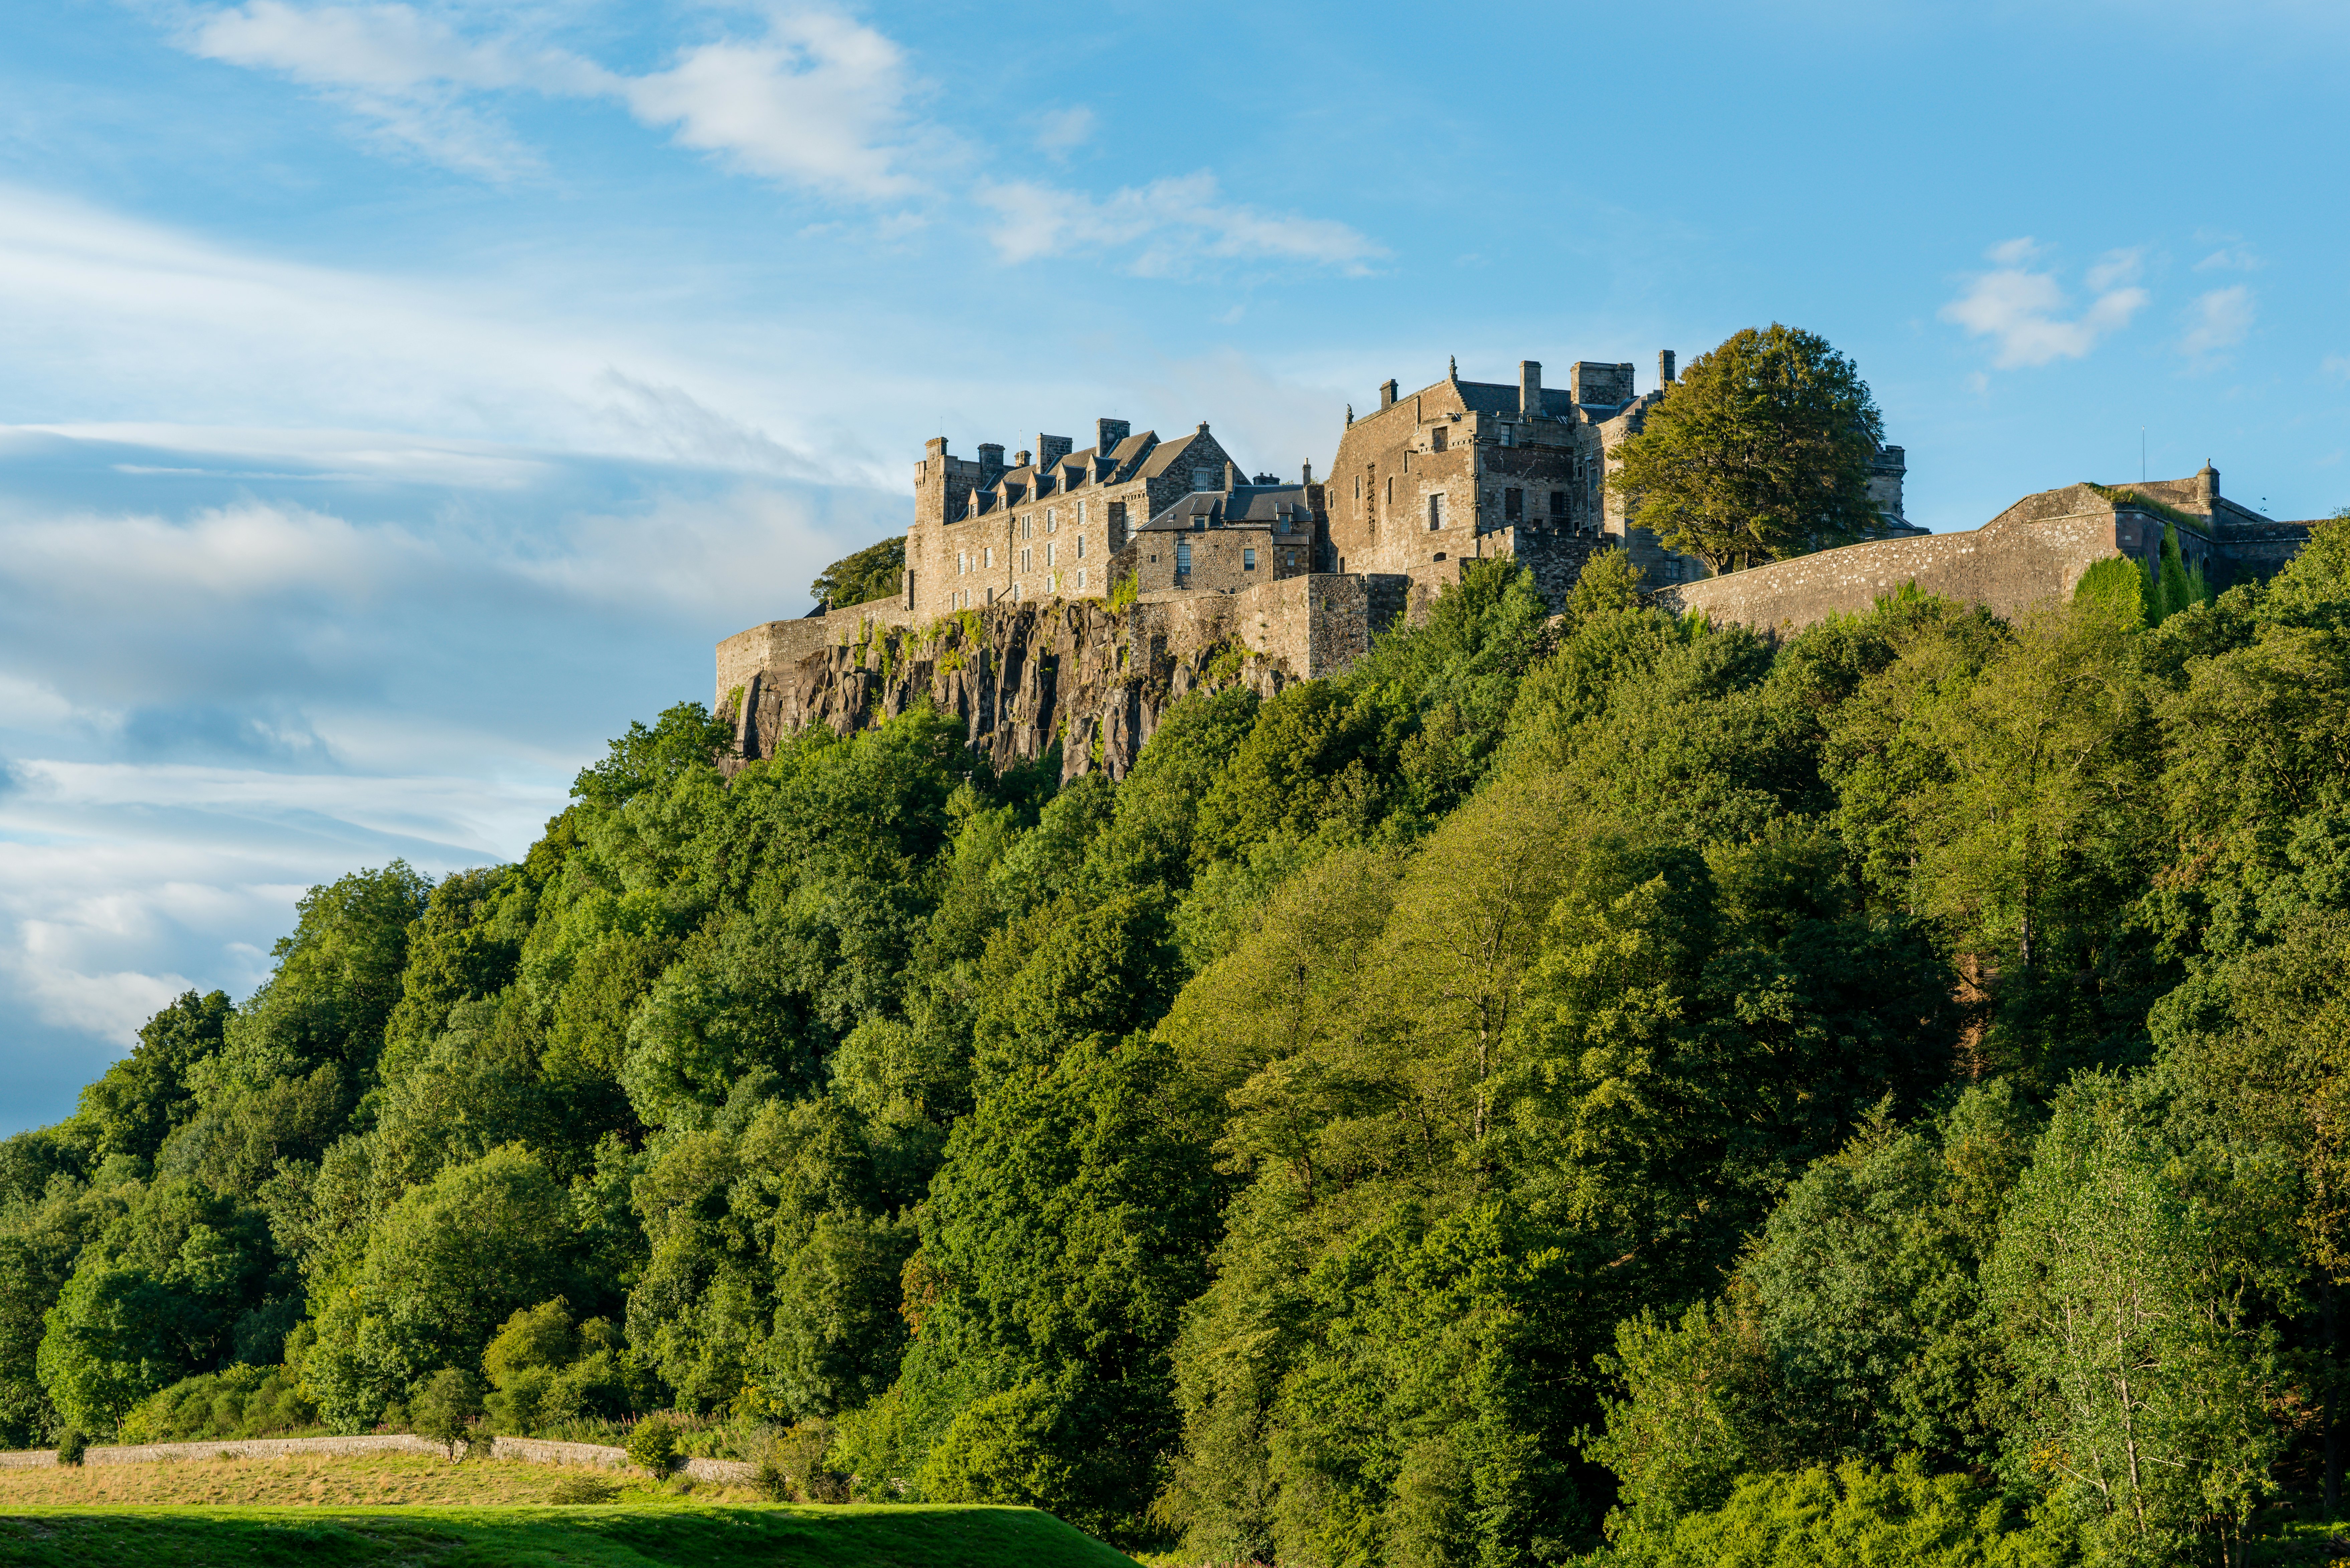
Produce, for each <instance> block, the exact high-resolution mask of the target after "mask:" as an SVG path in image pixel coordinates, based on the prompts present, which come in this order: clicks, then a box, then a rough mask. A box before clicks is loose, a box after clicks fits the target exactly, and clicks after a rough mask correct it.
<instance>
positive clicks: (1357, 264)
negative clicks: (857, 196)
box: [979, 171, 1387, 277]
mask: <svg viewBox="0 0 2350 1568" xmlns="http://www.w3.org/2000/svg"><path fill="white" fill-rule="evenodd" d="M979 194H980V200H981V201H982V202H984V203H986V204H987V205H988V206H989V207H991V208H993V210H994V212H995V214H996V223H995V226H994V228H993V230H992V231H991V232H990V234H989V236H988V237H989V238H990V239H991V240H993V242H994V244H995V248H996V254H998V255H1000V256H1002V257H1003V260H1004V261H1006V262H1010V263H1017V262H1024V261H1033V260H1035V259H1036V258H1038V257H1040V256H1052V255H1068V254H1086V253H1103V252H1113V253H1119V254H1125V255H1126V256H1127V257H1128V266H1129V268H1130V270H1132V271H1134V272H1136V273H1138V274H1140V275H1144V276H1152V277H1163V276H1169V275H1178V274H1181V273H1183V272H1186V271H1189V270H1191V268H1192V267H1194V266H1196V265H1198V264H1199V263H1200V262H1201V261H1202V260H1205V259H1216V260H1232V261H1283V262H1304V263H1308V264H1311V265H1316V266H1326V267H1331V268H1335V269H1336V270H1337V271H1339V272H1342V273H1345V274H1347V275H1362V274H1364V273H1367V272H1368V271H1369V270H1370V265H1371V263H1373V262H1374V261H1376V260H1378V258H1380V257H1381V256H1384V255H1385V254H1387V252H1386V251H1385V250H1384V249H1382V248H1381V247H1380V246H1378V245H1377V244H1373V243H1372V242H1371V241H1370V240H1369V239H1368V238H1367V237H1366V236H1365V235H1364V234H1362V233H1360V232H1359V231H1358V230H1356V229H1354V228H1352V227H1350V226H1348V225H1347V224H1345V223H1337V222H1335V221H1333V220H1331V219H1327V218H1308V217H1304V216H1301V215H1298V214H1296V213H1265V212H1261V211H1259V210H1258V209H1256V208H1253V207H1250V206H1246V205H1243V204H1240V203H1237V202H1226V201H1224V200H1223V197H1222V191H1221V190H1220V189H1219V188H1218V185H1217V182H1216V178H1215V176H1214V175H1212V174H1211V173H1208V172H1206V171H1201V172H1199V173H1196V174H1186V175H1183V176H1180V178H1176V179H1169V180H1157V181H1153V182H1151V183H1149V184H1148V185H1142V186H1129V187H1128V188H1126V189H1124V190H1120V191H1117V192H1112V193H1111V194H1110V195H1108V196H1107V197H1104V198H1101V199H1098V200H1097V199H1096V198H1094V197H1091V196H1087V195H1086V194H1085V193H1084V192H1077V191H1067V190H1062V189H1059V188H1057V187H1055V186H1050V185H1043V184H1037V183H1035V182H1027V181H1020V182H1011V183H1006V184H991V185H987V186H984V187H983V188H982V190H981V191H980V193H979Z"/></svg>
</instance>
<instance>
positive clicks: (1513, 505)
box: [1502, 490, 1526, 523]
mask: <svg viewBox="0 0 2350 1568" xmlns="http://www.w3.org/2000/svg"><path fill="white" fill-rule="evenodd" d="M1525 517H1526V493H1525V492H1524V491H1523V490H1504V491H1503V492H1502V519H1503V522H1506V523H1523V522H1524V521H1525Z"/></svg>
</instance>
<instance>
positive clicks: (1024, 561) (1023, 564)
mask: <svg viewBox="0 0 2350 1568" xmlns="http://www.w3.org/2000/svg"><path fill="white" fill-rule="evenodd" d="M1035 553H1036V552H1035V551H1034V550H1023V551H1021V552H1020V569H1021V570H1022V571H1026V570H1027V569H1028V568H1029V566H1030V565H1031V562H1030V561H1029V557H1030V556H1034V555H1035Z"/></svg>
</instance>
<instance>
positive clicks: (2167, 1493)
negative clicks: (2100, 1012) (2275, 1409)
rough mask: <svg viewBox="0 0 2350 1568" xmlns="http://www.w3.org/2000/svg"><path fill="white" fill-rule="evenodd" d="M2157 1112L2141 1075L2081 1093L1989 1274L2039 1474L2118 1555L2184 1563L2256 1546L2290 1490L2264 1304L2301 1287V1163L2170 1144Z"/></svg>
mask: <svg viewBox="0 0 2350 1568" xmlns="http://www.w3.org/2000/svg"><path fill="white" fill-rule="evenodd" d="M2151 1108H2152V1107H2150V1106H2147V1105H2146V1104H2145V1103H2144V1096H2142V1095H2140V1094H2138V1093H2137V1092H2134V1090H2133V1088H2132V1087H2131V1085H2129V1084H2128V1083H2127V1082H2126V1081H2124V1080H2117V1079H2113V1078H2106V1077H2099V1076H2095V1075H2085V1076H2084V1077H2082V1078H2079V1079H2076V1080H2074V1083H2073V1084H2072V1085H2069V1086H2068V1087H2067V1088H2066V1090H2065V1091H2064V1094H2063V1095H2061V1096H2059V1097H2058V1100H2057V1103H2056V1106H2055V1109H2054V1116H2053V1118H2052V1119H2051V1121H2050V1124H2049V1127H2048V1130H2047V1131H2046V1132H2045V1133H2044V1134H2043V1136H2042V1137H2041V1139H2040V1142H2039V1144H2038V1146H2037V1147H2036V1148H2035V1149H2034V1151H2033V1161H2032V1165H2031V1167H2030V1168H2029V1169H2028V1170H2026V1171H2025V1172H2024V1175H2023V1177H2022V1181H2021V1182H2020V1183H2019V1185H2018V1187H2017V1189H2016V1192H2015V1196H2014V1199H2013V1200H2012V1203H2011V1204H2010V1206H2009V1209H2008V1211H2007V1213H2006V1215H2005V1216H2004V1217H2003V1218H2002V1221H2001V1226H2000V1240H1999V1244H1998V1248H1997V1250H1996V1251H1995V1252H1994V1253H1993V1254H1992V1257H1991V1262H1990V1265H1989V1267H1988V1268H1987V1269H1986V1271H1985V1284H1986V1286H1987V1289H1988V1293H1989V1296H1990V1300H1991V1304H1992V1306H1993V1308H1994V1310H1995V1311H1996V1312H1997V1313H1998V1314H1999V1318H2000V1321H2001V1324H2002V1328H2003V1330H2004V1337H2005V1338H2006V1341H2007V1356H2008V1359H2009V1360H2010V1362H2011V1363H2012V1365H2013V1366H2015V1368H2016V1369H2017V1371H2018V1373H2019V1374H2021V1377H2022V1406H2023V1414H2022V1418H2021V1419H2020V1420H2019V1422H2018V1424H2017V1428H2016V1430H2015V1433H2014V1442H2015V1459H2016V1460H2017V1462H2018V1464H2019V1466H2020V1467H2022V1468H2024V1469H2028V1470H2030V1471H2033V1472H2037V1473H2038V1474H2039V1475H2041V1476H2043V1477H2044V1478H2045V1479H2046V1480H2047V1481H2048V1482H2050V1483H2051V1484H2053V1486H2054V1490H2056V1492H2057V1494H2058V1495H2059V1496H2060V1497H2062V1498H2064V1500H2065V1501H2066V1502H2067V1503H2068V1504H2069V1505H2070V1506H2071V1507H2072V1508H2073V1509H2074V1511H2076V1512H2077V1513H2078V1514H2079V1515H2080V1516H2081V1517H2082V1518H2083V1519H2084V1520H2085V1521H2086V1523H2087V1524H2088V1525H2089V1527H2090V1528H2091V1530H2092V1531H2093V1532H2095V1535H2096V1536H2097V1537H2098V1538H2099V1539H2100V1540H2101V1541H2102V1542H2105V1544H2106V1547H2107V1549H2108V1550H2109V1551H2110V1552H2112V1553H2113V1554H2114V1555H2115V1556H2116V1557H2117V1558H2118V1559H2120V1560H2122V1561H2126V1562H2137V1561H2145V1562H2166V1563H2168V1562H2178V1561H2181V1560H2183V1559H2184V1558H2185V1557H2186V1556H2187V1555H2189V1553H2191V1552H2193V1550H2194V1542H2195V1541H2196V1539H2197V1538H2198V1537H2202V1538H2206V1539H2215V1541H2216V1544H2218V1545H2219V1546H2220V1548H2221V1549H2222V1551H2223V1552H2225V1551H2227V1550H2228V1549H2230V1546H2231V1545H2232V1544H2234V1543H2240V1542H2241V1541H2242V1539H2243V1534H2244V1530H2245V1526H2246V1524H2247V1522H2248V1520H2249V1517H2250V1515H2251V1511H2252V1509H2253V1508H2254V1507H2255V1506H2256V1505H2257V1504H2259V1503H2260V1502H2261V1501H2263V1500H2264V1499H2266V1498H2268V1497H2269V1496H2272V1495H2273V1493H2274V1491H2275V1490H2276V1485H2275V1482H2274V1480H2273V1479H2272V1476H2271V1474H2270V1469H2271V1466H2272V1464H2273V1463H2274V1461H2275V1459H2276V1458H2277V1456H2278V1455H2279V1453H2280V1452H2281V1451H2282V1438H2281V1434H2280V1433H2279V1432H2278V1431H2277V1430H2276V1428H2275V1427H2274V1425H2273V1424H2272V1421H2271V1419H2270V1415H2269V1410H2268V1408H2267V1390H2268V1389H2269V1388H2271V1387H2272V1386H2274V1385H2275V1383H2276V1381H2277V1379H2278V1376H2279V1371H2280V1368H2279V1364H2278V1360H2277V1350H2276V1345H2275V1338H2274V1334H2273V1331H2272V1327H2271V1326H2270V1324H2268V1323H2267V1322H2266V1321H2264V1318H2263V1314H2262V1312H2261V1311H2260V1307H2261V1304H2262V1297H2263V1295H2264V1294H2265V1293H2272V1292H2273V1291H2275V1290H2276V1289H2277V1288H2278V1287H2279V1286H2280V1285H2283V1284H2286V1283H2287V1279H2286V1277H2285V1276H2284V1269H2283V1267H2282V1265H2283V1264H2284V1261H2285V1258H2284V1254H2285V1249H2284V1248H2282V1247H2281V1246H2279V1245H2278V1244H2277V1242H2278V1240H2279V1239H2280V1238H2282V1237H2283V1236H2287V1235H2289V1234H2290V1227H2291V1211H2290V1206H2289V1197H2290V1192H2291V1184H2290V1180H2289V1168H2285V1167H2283V1166H2282V1162H2277V1161H2262V1160H2261V1159H2259V1158H2256V1157H2255V1158H2250V1159H2246V1158H2241V1155H2236V1154H2234V1153H2233V1151H2218V1152H2217V1158H2198V1151H2195V1150H2192V1149H2189V1150H2181V1149H2178V1148H2177V1147H2175V1146H2167V1145H2166V1141H2165V1140H2164V1139H2163V1138H2162V1137H2161V1136H2160V1134H2159V1132H2158V1127H2156V1126H2154V1125H2152V1118H2151V1116H2150V1114H2149V1113H2150V1110H2151Z"/></svg>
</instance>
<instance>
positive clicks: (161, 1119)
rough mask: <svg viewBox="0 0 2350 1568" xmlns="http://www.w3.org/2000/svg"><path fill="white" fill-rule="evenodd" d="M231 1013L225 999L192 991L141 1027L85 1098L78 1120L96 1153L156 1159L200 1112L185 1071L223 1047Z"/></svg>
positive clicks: (85, 1092)
mask: <svg viewBox="0 0 2350 1568" xmlns="http://www.w3.org/2000/svg"><path fill="white" fill-rule="evenodd" d="M229 1012H230V1007H229V1000H228V994H227V993H226V992H218V991H215V992H212V993H211V994H210V995H208V996H202V997H200V996H198V995H197V994H196V993H195V992H192V991H191V992H185V993H183V994H182V996H181V997H180V999H179V1000H178V1001H176V1002H172V1004H171V1005H170V1006H169V1007H166V1008H164V1009H163V1010H162V1011H161V1012H158V1013H156V1014H155V1016H153V1017H152V1018H150V1019H149V1020H148V1021H147V1022H146V1023H143V1024H140V1027H139V1044H137V1045H135V1046H133V1047H132V1048H131V1052H130V1055H129V1056H126V1057H124V1058H123V1059H122V1060H121V1061H120V1062H117V1063H115V1064H113V1065H112V1066H110V1067H109V1068H108V1069H107V1070H106V1073H105V1075H103V1076H102V1077H100V1078H99V1080H98V1082H96V1083H95V1084H92V1085H89V1086H88V1088H86V1089H84V1090H83V1091H82V1092H81V1108H80V1111H79V1112H78V1119H79V1120H80V1121H82V1122H83V1123H85V1124H87V1125H88V1127H89V1128H90V1130H91V1132H92V1134H93V1135H94V1147H95V1150H96V1152H97V1153H99V1155H101V1156H103V1155H109V1154H130V1155H136V1156H138V1157H139V1158H141V1159H147V1160H151V1159H153V1158H155V1156H156V1153H157V1152H158V1151H159V1150H161V1148H162V1147H163V1140H164V1138H165V1137H169V1136H170V1135H171V1133H172V1130H173V1129H174V1128H176V1127H179V1125H180V1124H181V1123H182V1122H184V1121H186V1120H187V1119H188V1116H189V1115H190V1114H191V1113H192V1111H193V1110H194V1109H195V1097H194V1095H193V1093H192V1091H191V1090H190V1088H189V1086H188V1071H189V1069H190V1068H192V1067H193V1066H194V1065H195V1064H197V1063H198V1062H200V1061H202V1060H203V1059H204V1058H205V1057H207V1056H209V1055H211V1054H213V1052H215V1051H217V1050H219V1049H220V1048H221V1045H222V1043H223V1041H224V1039H225V1037H226V1033H227V1025H228V1017H229Z"/></svg>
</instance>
